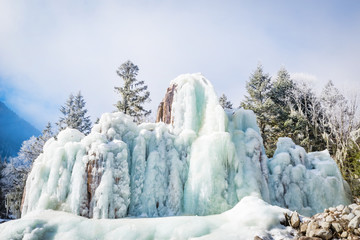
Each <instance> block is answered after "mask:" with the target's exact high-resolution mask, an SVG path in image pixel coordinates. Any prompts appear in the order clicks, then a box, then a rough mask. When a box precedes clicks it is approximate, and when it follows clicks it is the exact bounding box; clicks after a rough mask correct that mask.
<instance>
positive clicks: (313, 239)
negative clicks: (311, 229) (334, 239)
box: [298, 236, 321, 240]
mask: <svg viewBox="0 0 360 240" xmlns="http://www.w3.org/2000/svg"><path fill="white" fill-rule="evenodd" d="M298 240H321V238H318V237H305V236H302V237H300V238H298Z"/></svg>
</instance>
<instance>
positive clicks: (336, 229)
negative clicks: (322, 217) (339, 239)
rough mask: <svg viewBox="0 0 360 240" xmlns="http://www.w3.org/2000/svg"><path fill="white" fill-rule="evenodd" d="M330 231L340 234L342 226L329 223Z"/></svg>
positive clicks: (336, 223)
mask: <svg viewBox="0 0 360 240" xmlns="http://www.w3.org/2000/svg"><path fill="white" fill-rule="evenodd" d="M331 229H332V230H334V231H335V232H337V233H339V234H340V233H342V231H343V228H342V226H341V225H340V223H338V222H333V223H331Z"/></svg>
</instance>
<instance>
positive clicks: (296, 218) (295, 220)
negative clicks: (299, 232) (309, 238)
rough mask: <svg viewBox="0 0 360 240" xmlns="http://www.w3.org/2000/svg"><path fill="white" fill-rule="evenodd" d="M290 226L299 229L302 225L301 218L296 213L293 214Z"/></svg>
mask: <svg viewBox="0 0 360 240" xmlns="http://www.w3.org/2000/svg"><path fill="white" fill-rule="evenodd" d="M290 224H291V226H292V227H293V228H298V227H299V225H300V217H299V214H298V213H297V212H296V211H295V212H293V213H292V214H291V218H290Z"/></svg>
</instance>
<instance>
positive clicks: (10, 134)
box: [0, 102, 40, 158]
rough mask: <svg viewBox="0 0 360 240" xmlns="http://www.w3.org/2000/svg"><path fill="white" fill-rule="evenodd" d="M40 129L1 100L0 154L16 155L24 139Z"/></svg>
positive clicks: (5, 155) (6, 155) (37, 133)
mask: <svg viewBox="0 0 360 240" xmlns="http://www.w3.org/2000/svg"><path fill="white" fill-rule="evenodd" d="M38 135H40V131H39V130H37V129H36V128H34V127H33V126H32V125H31V124H30V123H28V122H27V121H25V120H24V119H22V118H20V117H19V116H18V115H17V114H16V113H14V112H13V111H12V110H10V109H9V108H8V107H7V106H6V105H5V104H4V103H3V102H0V156H1V157H2V158H4V157H9V156H16V154H17V152H18V151H19V149H20V147H21V144H22V142H23V141H24V140H27V139H29V138H30V137H31V136H38Z"/></svg>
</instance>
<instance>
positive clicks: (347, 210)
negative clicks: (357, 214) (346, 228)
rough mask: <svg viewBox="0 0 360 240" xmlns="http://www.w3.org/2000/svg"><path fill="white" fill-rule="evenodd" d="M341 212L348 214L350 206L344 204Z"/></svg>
mask: <svg viewBox="0 0 360 240" xmlns="http://www.w3.org/2000/svg"><path fill="white" fill-rule="evenodd" d="M342 213H343V214H349V213H350V208H349V207H348V206H346V207H345V208H344V209H343V210H342Z"/></svg>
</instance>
